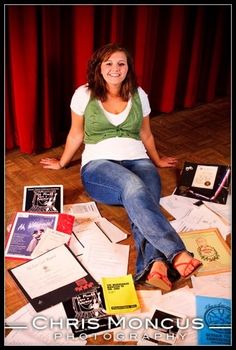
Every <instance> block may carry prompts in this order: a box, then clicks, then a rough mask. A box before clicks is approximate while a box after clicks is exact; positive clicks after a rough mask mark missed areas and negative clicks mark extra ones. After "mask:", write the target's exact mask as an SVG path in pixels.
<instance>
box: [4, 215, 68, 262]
mask: <svg viewBox="0 0 236 350" xmlns="http://www.w3.org/2000/svg"><path fill="white" fill-rule="evenodd" d="M73 223H74V216H73V215H69V214H64V213H62V214H60V213H55V214H52V213H50V214H43V213H29V212H17V213H16V215H15V218H14V220H13V223H12V225H11V230H10V232H9V235H8V239H7V244H6V249H5V256H6V258H15V259H26V260H30V259H32V254H33V251H34V249H35V248H36V246H37V244H38V243H39V241H40V239H41V236H42V234H43V233H45V231H46V229H47V228H51V229H53V230H57V231H60V232H64V233H65V234H68V235H71V233H72V229H73ZM49 234H50V232H49Z"/></svg>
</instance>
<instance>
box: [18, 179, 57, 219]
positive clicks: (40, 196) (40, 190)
mask: <svg viewBox="0 0 236 350" xmlns="http://www.w3.org/2000/svg"><path fill="white" fill-rule="evenodd" d="M22 211H31V212H35V213H37V212H43V213H45V212H46V213H62V212H63V186H62V185H44V186H24V193H23V206H22Z"/></svg>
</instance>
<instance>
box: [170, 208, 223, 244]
mask: <svg viewBox="0 0 236 350" xmlns="http://www.w3.org/2000/svg"><path fill="white" fill-rule="evenodd" d="M170 224H171V225H172V226H173V227H174V229H175V230H176V231H177V232H187V231H193V230H201V229H205V228H213V227H216V228H218V230H219V231H220V233H221V234H222V236H223V237H224V239H225V238H226V236H227V235H228V234H229V233H230V226H229V225H225V224H224V223H223V221H222V220H221V219H220V217H219V216H218V215H216V214H215V213H213V212H212V211H211V210H210V209H208V208H207V207H206V206H205V205H201V206H200V207H197V206H195V207H194V209H193V210H192V211H191V212H190V213H189V215H186V216H184V217H182V218H181V219H177V220H172V221H170Z"/></svg>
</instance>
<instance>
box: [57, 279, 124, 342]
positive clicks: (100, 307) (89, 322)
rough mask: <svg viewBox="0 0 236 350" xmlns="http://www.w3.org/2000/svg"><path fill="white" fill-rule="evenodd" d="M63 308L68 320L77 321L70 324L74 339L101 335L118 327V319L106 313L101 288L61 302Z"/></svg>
mask: <svg viewBox="0 0 236 350" xmlns="http://www.w3.org/2000/svg"><path fill="white" fill-rule="evenodd" d="M63 306H64V309H65V312H66V315H67V317H68V319H73V320H75V321H77V322H74V323H73V324H71V330H72V332H73V334H74V336H75V337H79V336H80V334H86V335H87V336H89V335H92V334H98V333H103V332H105V331H110V330H111V329H113V328H116V327H118V326H117V324H118V318H117V317H116V316H115V315H112V316H111V315H108V314H107V312H106V309H105V302H104V297H103V292H102V287H101V286H98V287H95V288H93V289H91V290H90V291H89V292H84V293H80V294H78V295H77V296H75V297H73V298H72V299H70V300H67V301H65V302H63Z"/></svg>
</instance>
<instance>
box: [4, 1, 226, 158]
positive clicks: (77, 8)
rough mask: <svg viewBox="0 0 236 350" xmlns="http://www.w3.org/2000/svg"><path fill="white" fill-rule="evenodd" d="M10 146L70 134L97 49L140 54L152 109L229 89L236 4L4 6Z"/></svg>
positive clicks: (40, 144) (33, 146) (32, 147)
mask: <svg viewBox="0 0 236 350" xmlns="http://www.w3.org/2000/svg"><path fill="white" fill-rule="evenodd" d="M5 19H6V20H5V125H6V127H5V130H6V149H12V148H14V147H19V148H20V151H21V152H25V153H29V154H30V153H33V152H39V151H40V150H42V149H44V148H50V147H52V146H56V145H58V144H62V143H64V142H65V136H66V134H67V132H68V130H69V127H70V100H71V97H72V95H73V92H74V90H75V89H76V88H77V87H78V86H79V85H80V84H83V83H85V82H86V67H87V62H88V59H89V58H90V56H91V54H92V52H93V51H94V50H95V49H97V48H98V47H99V46H101V45H103V44H106V43H108V42H119V43H121V44H122V45H124V46H125V47H127V49H128V50H129V51H130V52H131V54H132V55H133V57H134V62H135V69H136V73H137V77H138V81H139V84H140V85H141V86H142V87H143V89H144V90H145V91H146V92H147V93H148V95H149V99H150V104H151V108H152V115H157V114H158V113H160V112H164V113H169V112H172V111H173V110H175V109H180V108H186V107H193V106H195V105H197V104H199V103H205V102H211V101H213V100H214V99H216V98H217V97H221V96H228V95H230V86H231V81H230V75H231V72H230V68H231V67H230V64H231V61H230V59H231V52H230V49H231V47H230V43H231V38H230V35H231V31H230V30H231V23H230V21H231V7H230V5H206V6H205V5H177V6H175V5H134V6H129V5H98V6H96V5H7V6H5Z"/></svg>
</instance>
